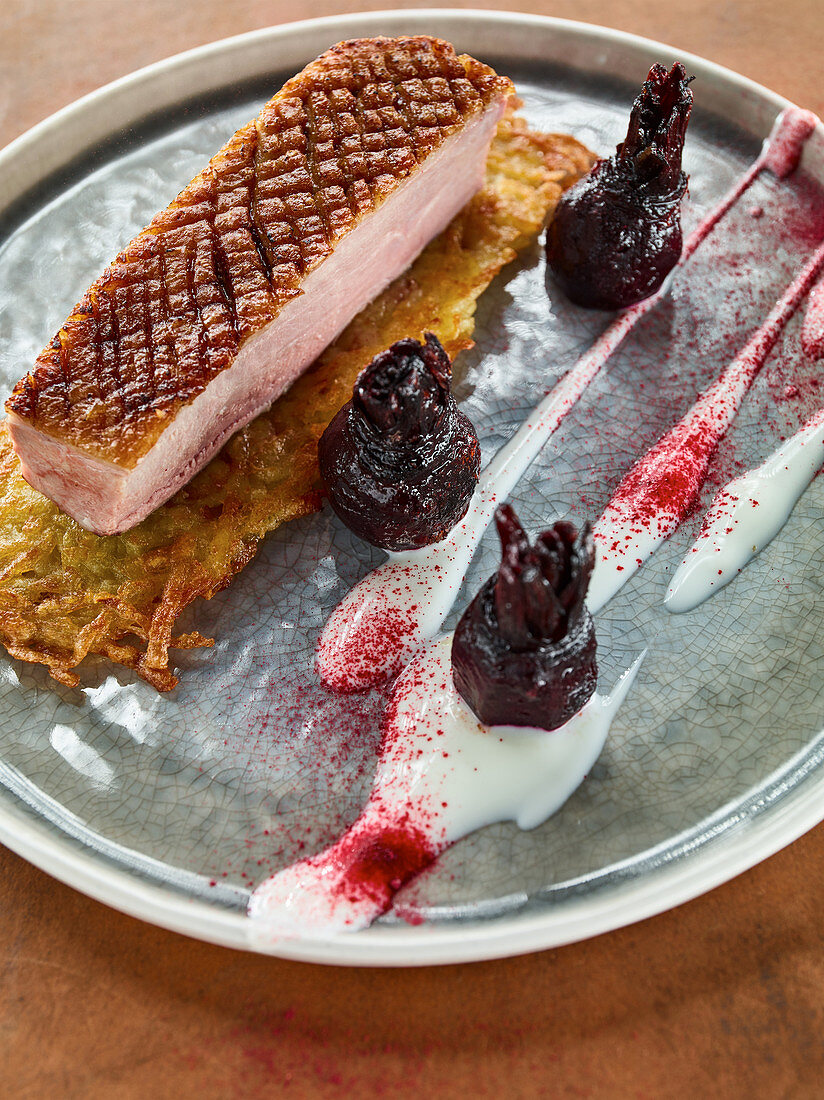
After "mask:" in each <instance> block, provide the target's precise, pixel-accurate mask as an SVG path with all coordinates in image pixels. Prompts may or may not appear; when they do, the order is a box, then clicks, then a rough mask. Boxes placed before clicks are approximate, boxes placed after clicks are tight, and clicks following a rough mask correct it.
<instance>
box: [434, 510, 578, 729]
mask: <svg viewBox="0 0 824 1100" xmlns="http://www.w3.org/2000/svg"><path fill="white" fill-rule="evenodd" d="M495 523H496V525H497V527H498V534H499V535H500V538H501V566H500V568H499V570H498V572H497V573H496V574H495V575H494V576H493V577H490V579H489V580H488V581H487V582H486V584H485V585H484V586H483V588H481V590H480V592H479V593H478V595H477V596H476V597H475V599H474V600H473V601H472V603H471V604H470V605H469V607H468V608H467V609H466V611H465V612H464V614H463V616H462V618H461V620H460V622H459V623H458V626H457V628H456V630H455V637H454V641H453V643H452V675H453V678H454V681H455V686H456V687H457V689H458V691H459V692H460V693H461V695H462V696H463V698H464V699H465V700H466V702H467V703H468V704H469V706H470V707H471V708H472V710H473V711H474V712H475V714H476V715H477V716H478V718H480V720H481V721H482V722H484V723H485V724H486V725H490V726H496V725H508V726H535V727H537V728H539V729H546V730H552V729H557V728H558V726H561V725H563V724H564V723H565V722H568V721H569V719H570V718H572V716H573V715H574V714H577V713H578V711H579V710H580V709H581V708H582V707H583V706H584V704H585V703H586V702H587V700H588V699H589V698H590V696H591V695H592V694H593V692H594V691H595V687H596V684H597V681H598V668H597V665H596V662H595V648H596V646H595V627H594V625H593V622H592V617H591V616H590V614H589V612H588V611H587V609H586V606H585V604H584V598H585V596H586V590H587V585H588V584H589V578H590V575H591V573H592V567H593V564H594V560H595V557H594V555H595V551H594V546H593V540H592V531H591V528H590V525H589V524H586V525H585V526H584V527H583V529H582V530H581V532H580V534H579V533H578V531H577V530H576V529H575V527H574V526H573V525H572V524H571V523H566V522H564V521H559V522H558V523H556V524H555V525H554V526H553V527H551V528H550V529H549V530H548V531H544V532H543V533H542V534H540V535H539V536H538V538H537V539H536V540H535V543H534V545H530V542H529V539H528V538H527V536H526V534H525V532H524V530H523V528H522V527H521V525H520V523H519V522H518V520H517V517H516V516H515V513H514V512H513V510H512V508H511V507H510V506H509V505H503V506H502V507H501V508H499V509H498V511H497V512H496V514H495Z"/></svg>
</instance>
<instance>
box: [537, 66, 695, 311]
mask: <svg viewBox="0 0 824 1100" xmlns="http://www.w3.org/2000/svg"><path fill="white" fill-rule="evenodd" d="M689 84H690V80H689V79H688V78H687V73H686V69H685V68H684V66H683V65H682V64H680V63H677V64H675V65H673V67H672V69H671V70H670V72H669V73H668V72H667V71H666V69H665V68H664V67H663V66H662V65H653V67H652V68H651V69H650V71H649V76H648V77H647V79H646V81H645V82H644V87H643V89H642V91H641V94H640V95H639V96H638V98H637V99H636V100H635V103H634V104H633V107H632V112H631V114H630V120H629V129H628V130H627V137H626V141H624V142H623V144H621V145H619V146H618V148H617V151H616V153H615V155H614V156H612V157H610V158H609V159H608V160H602V161H599V162H598V163H597V164H596V165H595V167H594V168H593V169H592V171H591V172H590V173H589V175H588V176H585V177H584V179H582V180H581V181H580V182H579V183H577V184H576V185H575V187H573V188H571V189H570V190H569V191H567V192H566V194H565V195H564V196H563V198H562V199H561V201H560V203H559V204H558V208H557V210H556V211H555V216H554V218H553V220H552V222H551V223H550V226H549V229H548V230H547V242H546V248H547V259H548V261H549V266H550V267H551V269H552V271H553V273H554V275H555V277H556V279H557V280H558V281H559V282H560V284H561V286H562V287H563V289H564V290H565V291H566V293H567V295H568V296H569V297H570V298H571V299H572V301H573V302H577V303H578V305H582V306H590V307H592V308H595V309H624V308H626V307H627V306H631V305H633V304H634V303H635V302H640V301H641V300H642V299H643V298H648V297H649V296H650V294H653V293H654V292H655V291H656V290H658V288H659V287H660V286H661V284H662V283H663V281H664V279H665V278H666V276H667V275H668V274H669V272H670V271H671V270H672V269H673V267H675V265H676V263H677V262H678V259H679V257H680V255H681V246H682V237H681V199H682V198H683V196H684V192H685V190H686V187H687V176H685V175H684V173H683V172H682V171H681V153H682V151H683V148H684V137H685V134H686V131H687V123H688V122H689V117H690V111H691V110H692V92H691V91H690V87H689Z"/></svg>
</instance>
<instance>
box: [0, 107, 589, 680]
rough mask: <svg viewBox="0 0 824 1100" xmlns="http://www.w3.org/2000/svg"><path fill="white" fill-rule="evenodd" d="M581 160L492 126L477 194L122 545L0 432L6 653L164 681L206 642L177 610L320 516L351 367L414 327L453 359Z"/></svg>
mask: <svg viewBox="0 0 824 1100" xmlns="http://www.w3.org/2000/svg"><path fill="white" fill-rule="evenodd" d="M592 161H593V158H592V157H591V155H590V154H589V153H588V152H587V150H586V149H584V147H583V146H582V145H580V144H579V143H578V142H576V141H574V140H573V139H572V138H567V137H564V136H561V135H541V134H534V133H531V132H529V131H528V130H527V129H526V127H525V126H524V124H523V123H522V122H521V121H520V120H518V119H512V118H507V119H505V120H504V121H503V122H502V123H501V125H500V127H499V130H498V135H497V137H496V139H495V141H494V142H493V146H492V150H491V153H490V156H489V160H488V162H487V176H486V183H485V185H484V188H483V190H482V191H481V192H479V194H478V195H477V196H476V197H475V198H474V199H473V200H472V202H471V203H469V205H468V206H467V207H466V208H465V209H464V210H463V211H462V212H461V214H459V215H458V217H457V218H455V220H454V221H453V222H452V224H451V225H450V226H449V227H448V228H447V229H446V230H445V231H444V232H443V233H442V234H441V235H440V236H439V237H438V238H436V239H435V240H434V241H433V242H432V244H431V245H429V247H428V248H427V249H426V250H425V251H424V252H423V253H422V255H421V256H420V257H419V259H418V260H417V261H416V263H415V264H414V265H413V266H412V268H410V270H409V271H408V272H407V273H406V274H405V275H404V276H402V277H401V278H400V279H398V280H396V282H395V283H393V284H392V286H390V287H389V288H388V289H387V290H386V291H385V292H384V293H383V294H382V295H381V296H380V297H379V298H378V299H376V300H375V301H374V302H373V303H372V304H371V305H370V306H369V307H368V308H367V309H365V310H364V311H363V312H362V313H361V314H360V315H359V316H358V317H357V318H355V320H354V321H353V322H352V324H351V325H350V326H349V328H348V329H347V330H346V331H345V332H344V333H343V334H342V336H341V337H340V338H339V339H338V340H337V341H336V342H335V344H333V345H332V346H331V347H330V348H329V349H328V350H327V352H326V353H325V354H324V355H323V356H322V357H321V359H319V360H318V362H317V363H316V364H315V365H314V366H313V367H312V368H311V369H310V371H309V372H308V373H307V374H306V375H304V377H303V378H301V379H300V380H299V381H298V382H297V383H296V384H295V385H294V386H293V387H292V388H291V389H290V390H289V391H288V392H287V393H286V394H284V396H283V397H282V398H280V400H279V401H277V402H275V404H274V405H273V406H272V408H271V409H270V410H268V411H267V412H266V413H264V414H263V415H262V416H259V417H258V418H257V420H255V421H253V422H252V423H251V424H249V425H248V426H247V427H246V428H245V429H244V430H243V431H241V432H239V433H238V434H237V435H236V436H235V437H234V438H233V439H232V440H231V441H230V442H229V443H228V444H227V445H226V446H225V447H224V448H223V450H222V451H221V452H220V454H219V455H217V456H216V457H215V458H214V459H213V460H212V461H211V463H210V464H209V465H208V466H207V467H206V468H205V469H204V470H202V471H201V473H200V474H199V475H198V476H197V477H196V478H195V479H194V480H193V481H192V482H191V483H190V484H189V485H188V486H186V488H185V489H183V490H182V491H181V492H179V493H178V494H177V495H176V496H175V497H173V498H172V499H171V500H169V501H168V502H167V503H166V504H164V505H163V506H162V507H161V508H158V509H157V511H156V512H154V513H153V514H152V515H151V516H149V517H148V518H147V519H145V520H144V521H143V522H142V523H141V524H139V525H138V526H137V527H135V528H134V529H133V530H131V531H128V532H127V533H125V534H123V535H114V536H111V537H109V538H100V537H98V536H97V535H93V534H90V533H89V532H88V531H84V530H83V529H82V528H81V527H80V526H79V525H78V524H77V523H76V522H75V521H74V520H72V519H71V518H69V517H68V516H66V515H64V514H63V513H62V512H60V511H59V509H58V508H57V507H56V506H55V505H54V504H52V503H51V501H49V500H47V499H46V498H45V497H43V496H42V495H41V494H40V493H38V492H36V491H35V490H34V489H32V488H31V487H30V486H29V485H28V484H27V483H26V482H25V481H24V480H23V478H22V477H21V476H20V469H19V463H18V461H17V459H16V457H15V455H14V452H13V451H12V448H11V443H10V440H9V437H8V433H7V431H6V429H5V425H0V641H2V643H3V644H4V645H5V646H6V648H7V649H8V650H9V652H10V653H11V654H12V655H13V656H15V657H18V658H20V659H21V660H25V661H34V662H39V663H41V664H44V665H47V666H48V668H49V669H50V671H51V673H52V675H53V676H54V677H55V679H57V680H60V681H61V682H62V683H65V684H69V685H72V684H76V683H77V679H78V678H77V675H76V673H75V672H74V671H73V669H74V668H75V667H76V666H77V665H78V664H80V662H81V661H82V660H83V659H84V658H85V657H86V656H87V655H89V654H101V655H103V656H105V657H108V658H109V659H110V660H112V661H115V662H117V663H119V664H121V665H125V666H127V667H128V668H133V669H136V670H137V671H138V672H139V673H140V675H141V676H143V677H144V679H146V680H148V681H149V682H150V683H152V684H154V686H155V687H157V688H159V689H161V690H165V689H168V688H171V687H173V686H174V684H175V683H176V680H175V677H174V675H173V674H172V672H171V671H170V669H169V648H170V646H178V647H191V646H199V645H210V644H211V643H210V641H209V640H208V639H206V638H203V637H201V635H199V634H197V633H189V634H184V635H181V636H177V637H175V636H174V633H173V631H174V626H175V621H176V619H177V618H178V616H179V615H180V613H181V612H182V611H183V609H184V608H185V607H186V606H187V605H188V604H190V603H191V602H192V601H193V600H195V599H196V598H197V597H198V596H205V597H209V596H212V595H213V594H214V593H215V592H217V591H219V590H220V589H221V588H223V587H224V586H225V585H226V584H228V583H229V581H230V580H231V578H232V576H233V575H234V574H235V573H237V572H239V570H240V569H242V568H243V566H244V565H246V563H247V562H249V561H250V559H251V558H252V557H253V556H254V554H255V550H256V549H257V545H258V542H259V540H260V538H261V537H262V536H263V535H264V534H265V533H266V532H267V531H270V530H272V529H274V528H275V527H277V526H279V525H280V524H281V523H283V522H285V521H286V520H288V519H292V518H295V517H296V516H300V515H305V514H306V513H308V512H311V511H312V510H313V509H315V508H317V507H318V505H319V502H320V496H319V483H318V473H317V440H318V438H319V437H320V435H321V433H322V432H323V429H324V428H325V426H326V424H327V423H328V422H329V421H330V420H331V418H332V417H333V416H334V414H335V413H336V412H337V410H338V409H339V408H340V407H341V405H343V404H344V402H345V401H346V400H347V399H348V398H349V397H350V396H351V393H352V385H353V383H354V380H355V378H356V376H357V374H358V372H359V371H360V370H361V369H362V367H363V366H364V365H365V364H366V363H368V362H369V361H370V359H372V358H373V357H374V355H375V354H377V352H379V351H382V350H383V349H384V348H386V347H388V346H389V345H390V344H392V343H394V342H395V341H396V340H398V339H400V338H401V337H403V336H410V335H411V336H421V335H422V334H423V331H424V330H427V329H428V330H430V331H432V332H434V333H435V334H436V335H437V336H438V338H439V339H440V340H441V342H442V343H443V344H444V346H445V347H446V349H447V350H448V352H449V353H450V355H452V356H454V355H455V354H456V353H457V352H458V351H460V350H461V349H462V348H466V347H468V346H469V345H470V344H471V339H470V337H471V335H472V329H473V324H474V320H473V319H474V314H475V302H476V299H477V298H478V296H479V295H480V293H481V292H482V291H483V290H484V288H485V287H487V286H488V285H489V283H490V282H491V280H492V279H493V278H494V277H495V275H496V274H497V273H498V272H499V271H500V269H501V268H502V267H503V266H504V264H506V263H508V262H509V261H510V260H512V259H513V258H514V257H515V254H516V250H517V249H519V248H522V247H523V246H524V245H525V244H527V243H528V242H529V241H530V240H531V239H533V238H534V236H535V234H536V233H537V232H538V230H539V229H540V227H541V224H542V222H543V221H544V218H545V216H546V215H547V214H548V213H550V212H551V211H552V210H553V209H554V206H555V203H556V202H557V199H558V197H559V196H560V194H561V191H562V190H563V188H565V187H567V186H569V185H570V184H572V183H574V182H575V180H576V179H578V178H579V176H581V175H582V174H583V173H584V172H585V171H587V170H588V168H589V167H590V165H591V164H592Z"/></svg>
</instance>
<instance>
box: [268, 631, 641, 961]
mask: <svg viewBox="0 0 824 1100" xmlns="http://www.w3.org/2000/svg"><path fill="white" fill-rule="evenodd" d="M451 652H452V635H449V636H447V637H445V638H441V639H440V640H438V641H436V642H433V643H431V644H430V645H429V646H428V647H427V648H426V649H424V650H422V651H421V652H420V653H419V654H418V655H417V656H416V657H415V658H414V659H413V660H412V661H411V662H410V663H409V665H407V667H406V669H405V670H404V672H403V673H402V675H401V676H400V677H399V678H398V681H397V683H396V685H395V687H394V689H393V692H392V697H391V698H390V701H389V704H388V707H387V713H388V714H389V716H390V717H389V722H388V725H387V729H386V733H385V738H384V743H383V746H382V749H381V755H380V759H379V761H378V766H377V771H376V774H375V780H374V783H373V787H372V792H371V794H370V797H369V800H368V801H367V803H366V805H365V807H364V809H363V811H362V812H361V814H360V816H359V817H358V819H357V821H356V822H355V823H354V824H353V825H352V826H351V828H350V829H349V830H347V832H346V833H345V834H344V835H343V836H342V837H341V838H340V839H339V840H338V841H336V842H335V844H333V845H332V846H331V847H330V848H328V849H326V851H324V852H321V853H319V854H318V855H315V856H311V857H309V858H308V859H305V860H302V861H301V862H299V863H295V864H293V865H292V866H290V867H287V868H285V869H284V870H282V871H280V872H278V873H277V874H276V875H273V876H272V877H271V878H268V879H266V880H265V881H264V882H263V883H261V884H260V885H259V886H258V887H257V889H256V890H255V891H254V893H253V894H252V899H251V902H250V904H249V916H250V917H253V918H255V919H254V920H253V921H251V922H250V926H249V935H250V936H251V937H252V939H253V941H254V942H256V943H265V942H272V940H274V939H277V938H280V937H284V936H285V937H294V936H301V937H326V936H329V935H333V934H335V933H338V932H354V931H358V930H360V929H362V928H366V927H367V926H368V925H369V924H371V923H372V921H373V920H375V919H376V918H377V917H379V916H380V915H381V913H383V912H385V911H386V909H387V908H388V902H387V898H386V896H385V895H384V896H382V897H378V898H377V899H376V898H375V896H374V895H370V894H369V892H368V891H366V892H359V891H358V890H352V889H347V888H346V887H345V884H346V878H347V871H348V870H349V865H348V863H347V858H348V861H349V864H351V860H352V854H351V853H352V852H353V851H356V850H357V844H356V843H353V841H356V840H357V838H358V837H359V836H364V837H367V836H368V837H379V836H380V834H381V832H386V831H387V830H391V829H392V828H393V827H394V826H398V825H399V824H400V823H401V822H402V823H403V824H404V826H407V827H408V826H410V825H411V826H412V827H413V828H414V829H415V830H416V832H417V833H418V834H419V835H423V836H424V837H425V838H426V839H427V840H428V841H429V842H430V844H431V846H432V849H433V853H434V854H433V856H432V857H431V858H432V859H434V858H436V855H437V854H439V853H440V852H442V851H443V850H444V848H446V847H447V846H448V845H450V844H453V843H454V842H455V841H456V840H459V839H460V838H461V837H464V836H467V835H468V834H469V833H471V832H474V831H475V830H476V829H480V828H482V827H483V826H485V825H491V824H493V823H494V822H498V821H515V822H516V823H517V824H518V826H519V827H520V828H521V829H534V828H535V827H536V826H537V825H540V824H541V822H542V821H545V820H546V819H547V818H548V817H550V816H551V815H552V814H553V813H555V811H556V810H558V809H560V808H561V806H563V804H564V803H565V802H566V800H567V799H568V798H569V796H570V795H571V794H572V793H573V792H574V791H575V790H576V789H577V787H578V786H579V785H580V784H581V782H582V780H583V779H584V778H585V777H586V775H587V773H588V772H589V770H590V769H591V768H592V766H593V764H594V763H595V761H596V760H597V759H598V757H599V756H600V754H601V750H602V749H603V747H604V742H605V740H606V737H607V733H608V732H609V728H610V725H611V723H612V720H613V718H614V717H615V715H616V713H617V711H618V708H619V707H620V706H621V703H622V702H623V701H624V699H625V698H626V696H627V693H628V692H629V689H630V687H631V686H632V683H633V681H634V679H635V676H636V673H637V672H638V668H639V666H640V664H641V661H642V660H643V657H644V654H643V653H642V654H641V655H640V656H639V657H638V658H637V659H636V660H635V661H634V663H633V664H632V666H631V667H630V668H629V669H628V670H627V671H626V672H624V673H623V675H622V676H621V677H620V679H619V680H618V682H617V683H616V685H615V687H614V689H613V691H612V693H611V694H610V695H608V696H600V695H598V694H595V695H593V696H592V697H591V698H590V700H589V701H588V702H587V704H586V705H585V706H584V707H583V709H582V710H581V711H579V713H578V714H576V715H575V716H574V717H573V718H571V719H570V720H569V721H568V722H566V723H565V724H564V725H563V726H560V727H559V728H558V729H555V730H552V731H547V730H538V729H527V728H521V727H515V726H492V727H489V726H484V725H482V724H481V723H480V722H479V721H478V719H477V718H476V717H475V715H474V714H473V712H472V711H471V710H470V709H469V707H468V706H467V705H466V703H465V702H464V701H463V699H462V698H461V696H460V695H459V693H458V691H457V689H456V688H455V686H454V684H453V682H452V660H451ZM399 885H400V884H399ZM388 888H389V887H388ZM396 888H397V887H395V888H392V889H391V892H390V894H389V903H391V894H392V893H394V889H396Z"/></svg>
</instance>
